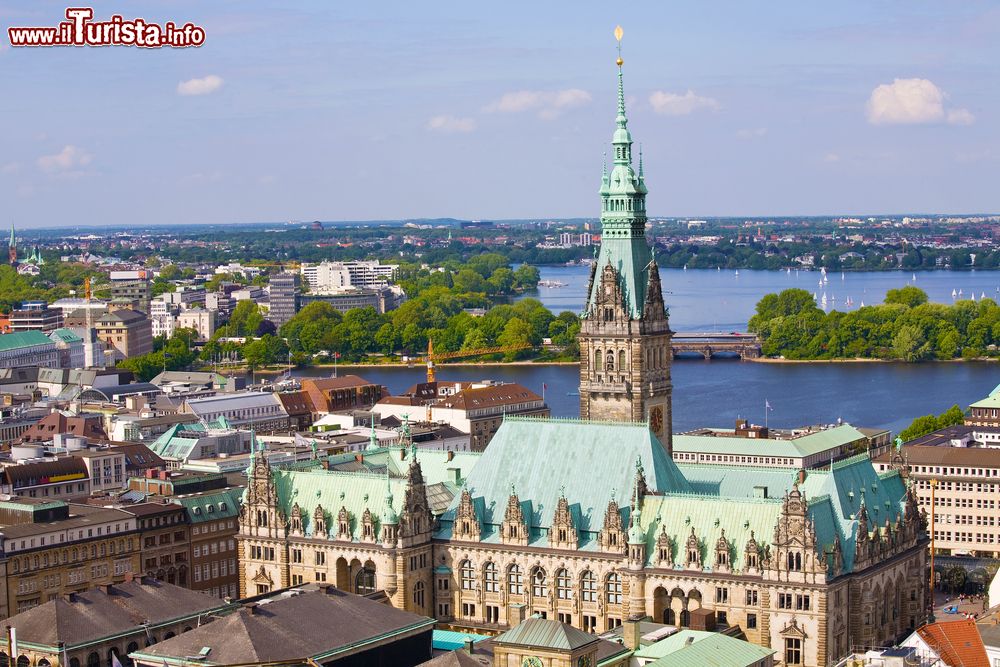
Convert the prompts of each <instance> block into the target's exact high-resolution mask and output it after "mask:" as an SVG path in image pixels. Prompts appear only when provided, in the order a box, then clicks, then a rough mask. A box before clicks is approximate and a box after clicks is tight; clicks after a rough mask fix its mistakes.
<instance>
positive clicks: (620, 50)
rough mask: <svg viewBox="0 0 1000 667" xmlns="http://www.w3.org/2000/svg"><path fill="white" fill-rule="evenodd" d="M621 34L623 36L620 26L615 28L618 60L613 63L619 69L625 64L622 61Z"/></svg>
mask: <svg viewBox="0 0 1000 667" xmlns="http://www.w3.org/2000/svg"><path fill="white" fill-rule="evenodd" d="M623 34H624V31H623V30H622V27H621V26H620V25H617V26H615V39H616V40H618V60H616V61H615V63H616V64H617V65H618V66H619V67H621V66H622V63H624V62H625V61H624V60H622V35H623Z"/></svg>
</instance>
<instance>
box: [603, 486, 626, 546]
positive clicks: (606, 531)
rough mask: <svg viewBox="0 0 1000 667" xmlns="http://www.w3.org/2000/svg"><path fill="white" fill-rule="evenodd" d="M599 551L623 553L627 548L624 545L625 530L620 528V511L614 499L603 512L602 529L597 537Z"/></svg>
mask: <svg viewBox="0 0 1000 667" xmlns="http://www.w3.org/2000/svg"><path fill="white" fill-rule="evenodd" d="M598 541H599V542H600V545H601V550H603V551H611V552H615V553H625V550H626V549H627V548H628V545H627V544H626V535H625V530H624V528H623V527H622V515H621V509H620V508H619V507H618V501H616V500H615V499H614V498H612V499H611V502H609V503H608V508H607V509H606V510H605V511H604V527H603V528H602V529H601V532H600V534H599V536H598Z"/></svg>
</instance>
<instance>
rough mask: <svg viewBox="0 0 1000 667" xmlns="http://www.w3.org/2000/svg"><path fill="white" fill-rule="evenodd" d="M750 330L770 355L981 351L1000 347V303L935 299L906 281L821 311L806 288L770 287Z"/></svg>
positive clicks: (902, 356) (948, 355)
mask: <svg viewBox="0 0 1000 667" xmlns="http://www.w3.org/2000/svg"><path fill="white" fill-rule="evenodd" d="M748 328H749V330H750V331H752V332H754V333H757V334H759V335H760V337H761V340H762V347H763V349H762V351H763V353H764V355H765V356H770V357H783V358H785V359H808V360H819V359H896V360H901V361H926V360H934V359H937V360H948V359H956V358H964V359H977V358H982V357H986V356H996V355H997V345H998V344H1000V306H997V304H996V302H995V301H993V300H991V299H982V300H980V301H971V300H969V301H957V302H956V303H955V304H954V305H945V304H939V303H930V302H929V301H928V299H927V294H926V293H925V292H924V291H923V290H920V289H918V288H916V287H913V286H906V287H903V288H900V289H892V290H889V291H888V292H887V293H886V297H885V302H884V303H882V304H879V305H873V306H865V307H863V308H858V309H857V310H852V311H849V312H841V311H837V310H833V311H830V312H829V313H825V312H823V310H821V309H820V308H819V307H818V306H817V305H816V301H815V299H814V298H813V295H812V294H810V293H809V292H806V291H805V290H801V289H788V290H784V291H782V292H780V293H778V294H768V295H767V296H765V297H764V298H763V299H761V300H760V301H759V302H758V303H757V311H756V314H755V315H754V316H753V317H751V318H750V322H749V324H748Z"/></svg>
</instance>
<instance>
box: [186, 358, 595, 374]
mask: <svg viewBox="0 0 1000 667" xmlns="http://www.w3.org/2000/svg"><path fill="white" fill-rule="evenodd" d="M579 364H580V362H579V361H531V360H530V359H526V360H522V361H483V362H478V363H474V362H462V363H455V364H435V365H434V368H435V370H438V371H440V370H442V369H448V368H479V367H481V366H493V367H496V366H531V367H545V366H579ZM356 368H362V369H364V368H367V369H371V368H426V365H425V364H421V363H412V364H411V363H407V362H403V361H396V362H390V363H381V364H362V363H350V364H306V365H304V366H295V367H293V368H292V370H293V372H294V371H302V370H328V371H330V372H331V373H333V371H334V370H336V371H337V373H338V374H339V373H340V372H341V371H343V370H345V369H346V370H352V369H356ZM205 370H208V369H205ZM229 371H235V372H237V373H249V372H250V371H249V370H248V369H247V368H246V367H245V366H244V367H230V368H228V369H226V371H225V372H229ZM219 372H220V373H223V374H225V372H224V371H219ZM287 372H288V366H281V367H280V368H257V369H254V371H253V373H254V375H281V374H283V373H287Z"/></svg>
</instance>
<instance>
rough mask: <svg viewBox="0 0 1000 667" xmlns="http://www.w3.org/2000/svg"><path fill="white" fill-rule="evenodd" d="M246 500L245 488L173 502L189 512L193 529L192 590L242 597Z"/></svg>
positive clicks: (184, 496)
mask: <svg viewBox="0 0 1000 667" xmlns="http://www.w3.org/2000/svg"><path fill="white" fill-rule="evenodd" d="M224 481H225V478H223V483H224ZM242 496H243V488H242V487H224V488H219V489H214V490H210V491H199V492H197V493H185V494H181V495H175V496H174V497H173V498H172V499H171V502H174V503H177V504H178V505H180V506H181V507H183V508H184V510H185V511H186V512H187V522H188V524H189V525H190V526H191V581H190V583H189V584H188V585H189V586H190V588H192V589H194V590H196V591H202V592H204V593H208V594H209V595H212V596H213V597H218V598H225V597H231V598H235V597H238V596H239V591H240V568H239V552H238V550H237V546H236V533H237V531H238V530H239V517H240V502H241V498H242Z"/></svg>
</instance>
